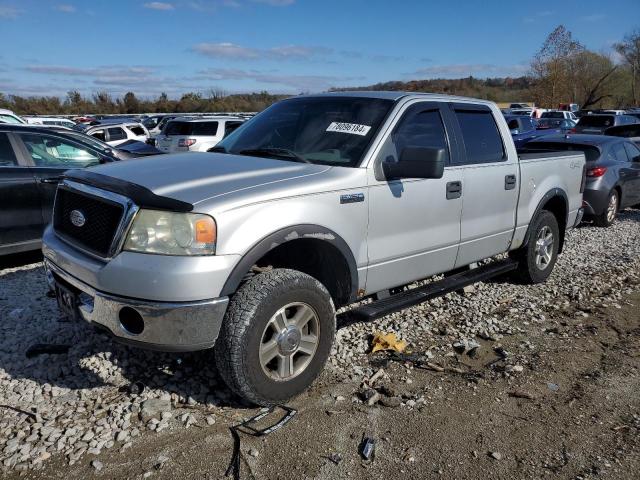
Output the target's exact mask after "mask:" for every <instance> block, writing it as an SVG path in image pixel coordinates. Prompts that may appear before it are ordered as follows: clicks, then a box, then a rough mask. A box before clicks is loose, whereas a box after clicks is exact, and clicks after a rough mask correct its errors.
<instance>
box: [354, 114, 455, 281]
mask: <svg viewBox="0 0 640 480" xmlns="http://www.w3.org/2000/svg"><path fill="white" fill-rule="evenodd" d="M441 108H442V107H441V104H439V103H436V102H423V101H419V102H413V103H411V104H409V105H408V106H406V107H405V108H404V111H403V112H402V114H401V117H400V120H399V121H398V122H397V123H396V125H395V126H394V127H393V129H392V130H391V133H390V134H389V136H388V137H387V138H386V140H385V141H384V144H383V145H382V147H381V149H380V150H379V153H378V154H377V156H376V158H375V160H374V165H373V168H369V173H368V175H369V230H368V236H367V243H368V256H369V266H368V273H367V285H366V289H367V292H369V293H374V292H377V291H381V290H385V289H388V288H390V287H394V286H399V285H403V284H406V283H410V282H412V281H414V280H418V279H422V278H426V277H429V276H431V275H434V274H436V273H441V272H445V271H448V270H451V269H452V268H453V266H454V264H455V261H456V255H457V253H458V243H459V241H460V216H461V213H462V198H461V197H460V195H459V194H458V193H456V190H457V187H456V185H457V184H458V183H459V182H460V181H461V180H462V169H461V168H460V167H454V166H451V165H450V158H451V156H452V155H456V154H457V152H456V147H455V142H452V141H451V140H452V139H451V137H450V134H449V132H448V130H447V128H446V127H445V123H444V121H443V118H442V111H441ZM409 146H412V147H436V148H444V149H445V151H446V152H447V164H446V165H447V166H446V167H445V172H444V176H443V178H440V179H402V180H391V181H387V180H384V179H381V174H380V164H381V163H382V162H383V161H393V160H395V161H397V160H398V158H399V157H400V154H401V152H402V150H403V148H405V147H409Z"/></svg>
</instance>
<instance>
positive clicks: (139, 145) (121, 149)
mask: <svg viewBox="0 0 640 480" xmlns="http://www.w3.org/2000/svg"><path fill="white" fill-rule="evenodd" d="M48 128H50V129H54V130H57V131H58V132H59V133H60V134H62V135H64V136H66V137H71V138H75V139H77V140H79V141H81V142H86V143H89V144H90V145H93V146H94V147H95V148H96V149H98V150H100V151H102V152H104V153H105V154H106V155H111V156H113V157H115V158H116V159H118V160H129V159H132V158H138V157H146V156H149V155H158V154H161V153H162V152H161V151H160V150H158V149H157V148H155V147H153V146H151V145H147V143H146V142H140V141H138V140H127V141H126V142H124V143H121V144H120V145H118V146H117V147H112V146H111V145H109V144H108V143H105V142H103V141H102V140H99V139H97V138H96V137H92V136H91V135H87V134H85V133H82V132H79V131H77V130H69V129H67V128H64V127H54V126H52V127H48Z"/></svg>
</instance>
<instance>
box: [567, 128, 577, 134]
mask: <svg viewBox="0 0 640 480" xmlns="http://www.w3.org/2000/svg"><path fill="white" fill-rule="evenodd" d="M567 133H576V129H575V128H572V129H570V130H569V131H568V132H567Z"/></svg>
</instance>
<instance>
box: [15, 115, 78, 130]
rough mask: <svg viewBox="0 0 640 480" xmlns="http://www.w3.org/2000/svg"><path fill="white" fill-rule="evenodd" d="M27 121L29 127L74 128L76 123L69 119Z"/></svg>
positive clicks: (28, 119) (44, 118) (40, 118)
mask: <svg viewBox="0 0 640 480" xmlns="http://www.w3.org/2000/svg"><path fill="white" fill-rule="evenodd" d="M25 120H26V121H27V123H28V124H29V125H43V126H56V127H66V128H74V127H75V126H76V122H74V121H72V120H69V119H67V118H58V117H25Z"/></svg>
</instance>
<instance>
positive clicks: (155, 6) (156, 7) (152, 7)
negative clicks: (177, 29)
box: [143, 2, 175, 11]
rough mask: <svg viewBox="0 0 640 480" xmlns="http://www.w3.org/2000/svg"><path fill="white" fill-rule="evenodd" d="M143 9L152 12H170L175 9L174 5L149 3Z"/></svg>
mask: <svg viewBox="0 0 640 480" xmlns="http://www.w3.org/2000/svg"><path fill="white" fill-rule="evenodd" d="M143 7H144V8H148V9H150V10H161V11H168V10H173V9H175V7H174V6H173V4H171V3H165V2H148V3H145V4H144V5H143Z"/></svg>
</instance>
